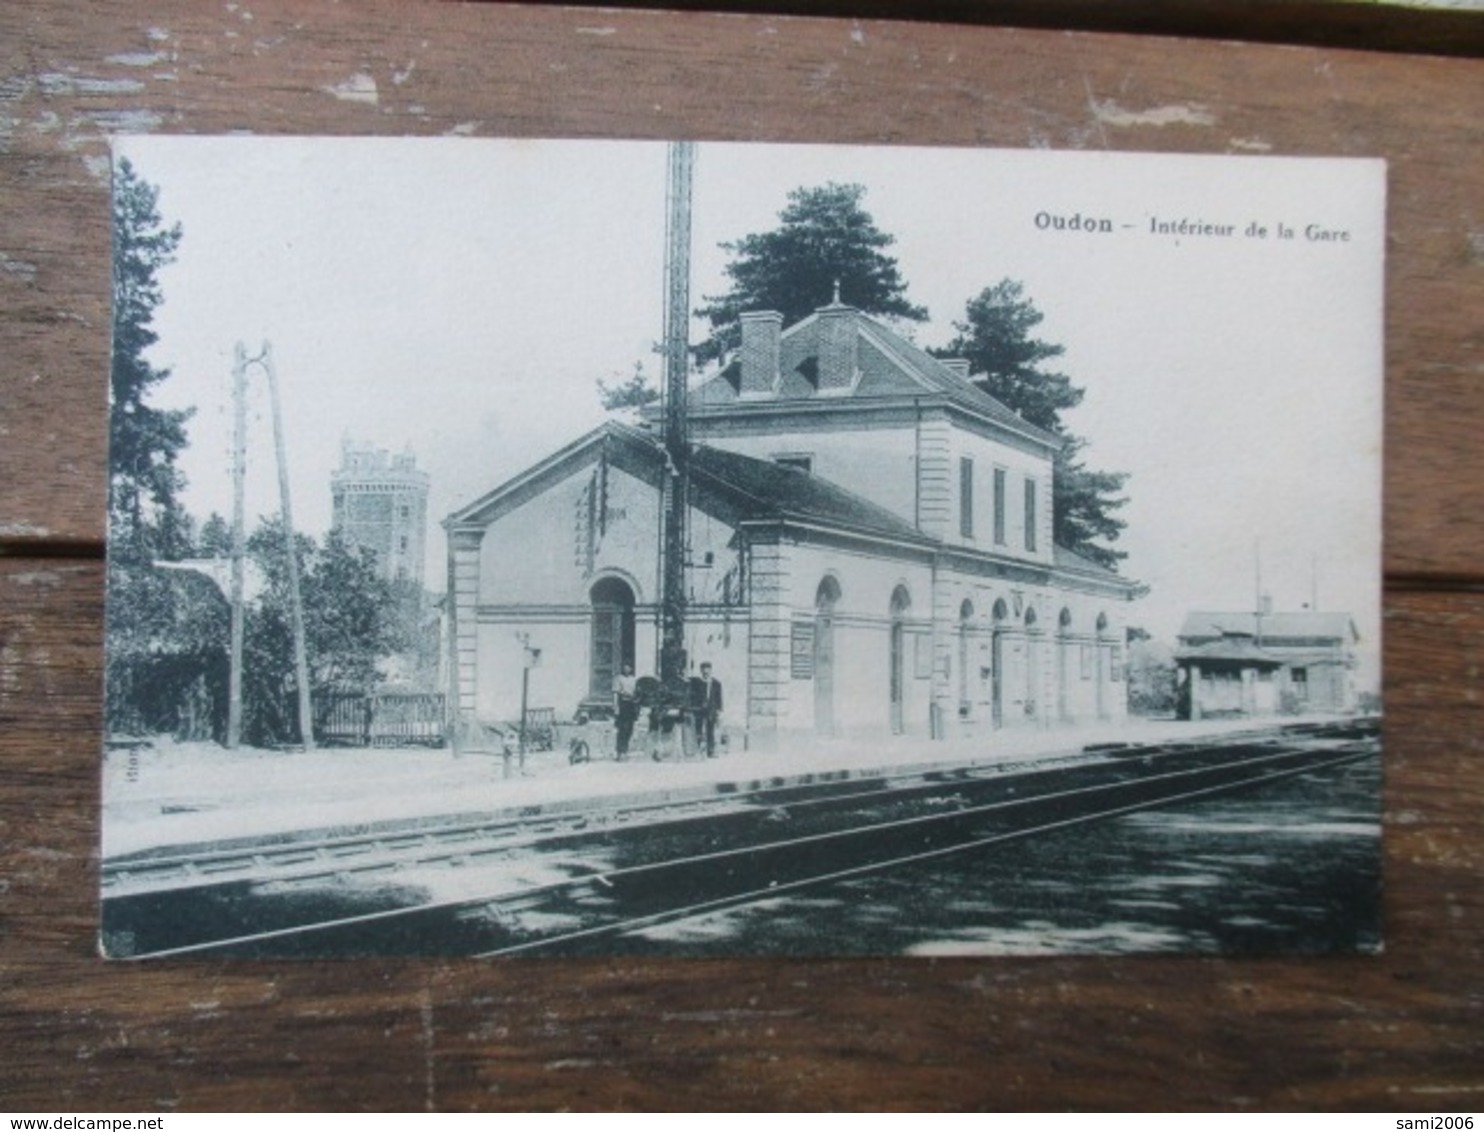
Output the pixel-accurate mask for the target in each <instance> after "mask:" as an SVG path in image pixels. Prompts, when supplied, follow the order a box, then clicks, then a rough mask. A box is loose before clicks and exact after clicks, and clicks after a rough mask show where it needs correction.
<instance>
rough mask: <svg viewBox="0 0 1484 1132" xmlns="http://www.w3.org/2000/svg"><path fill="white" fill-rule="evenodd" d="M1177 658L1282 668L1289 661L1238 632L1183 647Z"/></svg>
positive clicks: (1176, 655)
mask: <svg viewBox="0 0 1484 1132" xmlns="http://www.w3.org/2000/svg"><path fill="white" fill-rule="evenodd" d="M1175 659H1176V660H1222V661H1228V662H1231V663H1239V664H1245V665H1249V666H1252V667H1255V668H1281V667H1283V665H1285V664H1287V663H1288V661H1287V660H1285V659H1284V658H1282V657H1280V656H1274V655H1273V654H1272V653H1270V652H1268V651H1266V650H1265V649H1261V648H1259V647H1258V646H1257V643H1256V642H1255V641H1253V639H1252V638H1251V637H1249V636H1245V635H1241V634H1236V635H1233V636H1228V637H1222V638H1221V639H1220V640H1217V641H1212V642H1211V643H1209V644H1205V645H1198V646H1196V647H1194V648H1188V649H1181V650H1180V651H1179V652H1177V653H1176V654H1175Z"/></svg>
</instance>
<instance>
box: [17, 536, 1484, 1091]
mask: <svg viewBox="0 0 1484 1132" xmlns="http://www.w3.org/2000/svg"><path fill="white" fill-rule="evenodd" d="M102 575H103V572H102V568H101V566H100V565H99V564H96V563H77V562H56V561H52V560H36V559H32V560H26V559H0V830H3V836H0V885H3V886H4V892H3V900H0V918H3V919H0V1048H3V1049H4V1050H5V1051H6V1064H5V1070H4V1072H3V1073H0V1106H4V1107H19V1108H22V1109H27V1108H41V1109H47V1110H52V1109H55V1108H57V1107H58V1106H60V1105H64V1104H65V1105H67V1106H69V1107H73V1108H88V1109H91V1108H109V1109H130V1108H135V1109H146V1108H156V1107H167V1108H180V1109H186V1110H191V1109H205V1108H253V1109H255V1108H270V1109H271V1108H290V1107H297V1108H319V1107H337V1108H351V1109H358V1108H399V1109H401V1108H412V1109H419V1108H423V1107H433V1108H439V1109H466V1108H555V1107H576V1108H682V1107H713V1106H723V1107H738V1108H763V1107H778V1106H790V1107H800V1108H880V1107H890V1108H901V1107H907V1106H912V1107H922V1108H930V1109H936V1108H963V1107H987V1108H1041V1107H1073V1108H1127V1107H1140V1108H1146V1107H1147V1108H1170V1107H1173V1108H1210V1107H1220V1108H1239V1107H1251V1108H1300V1109H1301V1108H1341V1109H1344V1108H1383V1109H1385V1108H1406V1109H1409V1110H1419V1111H1420V1110H1428V1111H1438V1110H1442V1109H1456V1108H1468V1107H1471V1106H1472V1107H1477V1104H1478V1095H1479V1090H1480V1089H1481V1088H1484V1072H1481V1069H1480V1066H1484V1029H1481V1027H1480V1026H1479V1006H1478V1003H1479V1001H1480V997H1481V995H1484V893H1481V890H1480V887H1479V884H1478V877H1479V875H1480V873H1481V871H1484V759H1481V758H1480V755H1481V747H1484V739H1481V735H1484V726H1481V712H1484V706H1481V702H1480V700H1479V698H1478V695H1477V685H1478V672H1479V670H1480V668H1481V666H1484V594H1440V593H1433V594H1410V593H1394V594H1391V595H1389V597H1388V601H1387V616H1386V630H1387V634H1388V635H1387V641H1386V655H1385V660H1386V665H1387V679H1386V694H1387V697H1388V716H1387V724H1386V787H1385V811H1386V820H1387V823H1388V824H1387V837H1386V920H1387V925H1386V926H1387V942H1386V952H1385V954H1384V955H1383V956H1380V957H1374V958H1372V957H1361V958H1317V959H1302V960H1283V961H1280V960H1235V959H1226V960H1217V959H1194V958H1184V957H1182V958H1170V959H1156V958H1137V959H1056V960H1027V959H1021V960H999V959H986V960H966V959H956V960H936V961H933V960H907V959H882V960H872V961H789V960H767V961H763V960H747V961H735V962H719V961H704V962H702V961H675V960H661V959H654V960H642V961H637V960H612V961H606V962H604V961H565V960H517V961H510V962H501V963H480V962H475V961H457V962H450V961H435V960H429V961H425V962H410V961H381V960H378V961H338V962H333V963H311V962H302V963H300V962H282V963H265V962H237V961H200V962H161V963H157V964H148V963H147V964H141V965H137V966H135V965H129V964H122V963H104V962H103V961H101V960H99V959H97V958H96V957H95V951H94V942H93V941H94V935H95V930H96V929H95V922H96V916H97V909H96V894H95V886H96V881H97V877H96V848H95V847H96V844H97V836H98V797H97V774H98V761H99V760H98V750H99V745H100V739H99V728H100V720H101V706H100V705H101V691H100V669H101V663H102V662H101V651H100V642H101V637H102V624H101V616H102V594H101V587H102Z"/></svg>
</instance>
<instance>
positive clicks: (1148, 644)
mask: <svg viewBox="0 0 1484 1132" xmlns="http://www.w3.org/2000/svg"><path fill="white" fill-rule="evenodd" d="M1135 632H1136V631H1135V630H1130V632H1129V638H1128V664H1127V666H1126V676H1127V680H1128V709H1129V711H1131V712H1133V713H1134V714H1135V715H1143V716H1167V715H1171V714H1173V713H1174V711H1175V707H1176V703H1177V701H1178V690H1177V688H1176V671H1175V654H1174V652H1173V651H1172V650H1171V649H1170V646H1169V645H1166V644H1163V643H1162V642H1160V641H1155V640H1152V639H1151V638H1150V636H1149V634H1148V633H1144V632H1142V631H1137V632H1139V635H1138V636H1135V635H1134V633H1135Z"/></svg>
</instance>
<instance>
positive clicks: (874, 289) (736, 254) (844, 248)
mask: <svg viewBox="0 0 1484 1132" xmlns="http://www.w3.org/2000/svg"><path fill="white" fill-rule="evenodd" d="M865 195H866V190H865V186H863V185H841V184H836V183H834V182H831V183H829V184H827V185H823V186H820V187H818V188H812V189H811V188H798V189H794V190H793V191H792V192H791V193H789V194H788V204H787V206H785V207H784V209H783V211H782V212H780V213H779V214H778V219H779V221H780V223H779V226H778V227H777V228H775V229H773V230H772V231H771V232H758V233H754V234H752V235H750V236H743V237H742V238H741V239H740V240H736V241H733V242H731V243H724V244H722V245H721V247H722V248H723V249H724V250H726V251H728V252H730V253H732V261H731V262H730V263H729V264H727V267H726V273H727V276H728V278H730V279H731V281H732V289H731V290H730V291H728V292H727V293H726V294H725V295H708V296H706V298H705V300H704V301H705V303H706V305H705V306H703V307H701V308H700V309H699V310H697V311H696V315H697V316H698V317H701V318H705V319H706V320H707V321H708V322H709V323H710V325H711V334H710V337H708V338H707V339H706V340H705V341H704V342H702V343H701V344H700V345H699V346H697V347H695V350H694V352H695V358H696V361H697V363H700V364H705V363H707V362H711V361H715V360H718V359H720V358H722V357H724V356H726V355H727V354H728V353H730V352H732V351H733V350H736V349H737V348H738V346H739V345H740V343H741V327H740V323H739V322H738V318H739V316H740V315H741V314H742V313H743V312H744V311H750V310H776V311H779V312H781V313H782V315H783V324H784V325H785V326H788V325H790V324H792V323H794V322H797V321H798V320H799V319H801V318H803V317H805V316H806V315H808V314H811V313H813V312H814V311H815V310H816V309H817V308H819V307H821V306H824V305H825V304H826V303H828V302H830V301H831V299H832V297H833V296H834V291H835V287H836V285H837V284H838V286H839V289H840V301H841V302H844V303H848V304H850V305H851V306H853V307H856V308H857V309H859V310H862V311H864V312H865V313H867V314H871V315H878V316H884V317H889V318H899V319H907V320H911V321H914V322H921V321H923V320H924V319H926V318H927V311H926V310H924V309H923V308H922V307H919V306H914V305H913V304H912V303H910V302H908V301H907V295H906V292H907V284H906V282H905V281H904V280H903V279H902V277H901V275H900V273H899V272H898V271H897V261H896V260H895V259H893V258H892V257H891V256H889V255H887V254H886V253H885V251H884V249H886V248H889V247H891V245H892V244H893V243H895V242H896V238H895V237H894V236H890V235H888V234H887V233H885V232H883V231H881V230H880V229H879V228H877V227H876V222H875V221H874V220H873V219H872V218H871V214H870V213H868V212H867V211H866V210H865V209H864V208H863V207H862V206H861V200H862V198H863V197H864V196H865Z"/></svg>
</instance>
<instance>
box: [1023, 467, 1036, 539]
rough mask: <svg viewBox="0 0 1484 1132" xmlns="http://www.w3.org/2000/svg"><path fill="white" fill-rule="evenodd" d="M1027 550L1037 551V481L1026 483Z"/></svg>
mask: <svg viewBox="0 0 1484 1132" xmlns="http://www.w3.org/2000/svg"><path fill="white" fill-rule="evenodd" d="M1025 548H1026V549H1027V550H1032V551H1033V550H1035V549H1036V481H1035V480H1032V479H1028V480H1026V481H1025Z"/></svg>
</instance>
